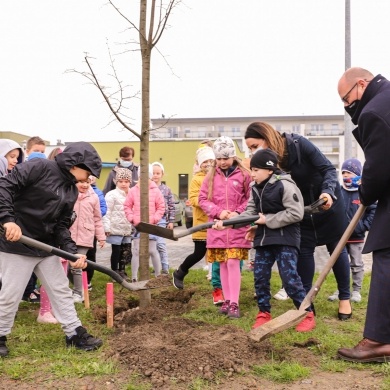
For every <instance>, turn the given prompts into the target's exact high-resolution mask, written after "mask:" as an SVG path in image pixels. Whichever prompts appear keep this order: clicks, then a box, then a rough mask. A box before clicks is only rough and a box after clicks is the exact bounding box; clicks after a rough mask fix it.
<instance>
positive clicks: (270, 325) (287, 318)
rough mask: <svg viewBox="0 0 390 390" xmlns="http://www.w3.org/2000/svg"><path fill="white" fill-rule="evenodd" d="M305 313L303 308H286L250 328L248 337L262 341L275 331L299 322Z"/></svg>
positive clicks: (280, 330)
mask: <svg viewBox="0 0 390 390" xmlns="http://www.w3.org/2000/svg"><path fill="white" fill-rule="evenodd" d="M306 314H307V311H305V310H288V311H286V312H285V313H284V314H282V315H280V316H279V317H276V318H274V319H273V320H271V321H269V322H267V323H265V324H264V325H261V326H259V327H258V328H256V329H252V330H251V331H250V332H249V337H250V338H251V339H252V340H254V341H262V340H264V339H266V338H268V337H270V336H272V335H274V334H276V333H279V332H282V331H283V330H285V329H288V328H291V327H292V326H294V325H297V324H299V323H300V322H301V321H302V320H303V319H304V318H305V316H306Z"/></svg>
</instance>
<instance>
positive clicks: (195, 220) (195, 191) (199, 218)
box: [189, 171, 209, 240]
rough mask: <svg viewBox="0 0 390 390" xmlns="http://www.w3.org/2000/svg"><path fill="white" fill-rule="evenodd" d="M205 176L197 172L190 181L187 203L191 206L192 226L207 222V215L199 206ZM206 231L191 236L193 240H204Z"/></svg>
mask: <svg viewBox="0 0 390 390" xmlns="http://www.w3.org/2000/svg"><path fill="white" fill-rule="evenodd" d="M205 177H206V174H205V173H204V172H201V171H200V172H197V173H196V174H195V175H194V177H193V178H192V180H191V183H190V188H189V195H190V197H189V201H190V204H191V206H192V226H197V225H201V224H202V223H206V222H207V221H208V219H209V218H208V216H207V214H206V213H205V212H204V211H203V210H202V208H201V207H200V206H199V192H200V189H201V187H202V183H203V180H204V178H205ZM206 236H207V230H201V231H199V232H195V233H194V234H193V235H192V239H193V240H206Z"/></svg>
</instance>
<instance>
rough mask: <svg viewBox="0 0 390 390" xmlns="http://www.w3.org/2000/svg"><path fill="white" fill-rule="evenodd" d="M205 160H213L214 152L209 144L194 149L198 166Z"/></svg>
mask: <svg viewBox="0 0 390 390" xmlns="http://www.w3.org/2000/svg"><path fill="white" fill-rule="evenodd" d="M207 160H215V154H214V152H213V149H212V148H210V146H203V147H201V148H199V149H198V150H197V151H196V161H197V162H198V165H199V166H200V165H202V164H203V163H204V162H205V161H207Z"/></svg>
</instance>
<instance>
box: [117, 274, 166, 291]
mask: <svg viewBox="0 0 390 390" xmlns="http://www.w3.org/2000/svg"><path fill="white" fill-rule="evenodd" d="M119 283H120V285H121V286H122V287H124V288H126V289H127V290H130V291H139V290H151V289H154V288H161V287H172V278H171V277H170V276H169V275H160V276H158V277H157V278H152V279H149V280H141V281H140V282H133V283H130V282H127V281H126V280H125V279H123V280H122V281H121V282H119Z"/></svg>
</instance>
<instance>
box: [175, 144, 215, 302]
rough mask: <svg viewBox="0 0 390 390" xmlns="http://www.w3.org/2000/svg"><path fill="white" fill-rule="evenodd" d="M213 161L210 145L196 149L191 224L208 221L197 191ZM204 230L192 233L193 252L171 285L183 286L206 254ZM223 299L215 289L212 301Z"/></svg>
mask: <svg viewBox="0 0 390 390" xmlns="http://www.w3.org/2000/svg"><path fill="white" fill-rule="evenodd" d="M214 163H215V155H214V152H213V149H212V148H211V147H210V146H202V147H200V148H199V149H198V150H197V151H196V165H197V166H198V167H199V169H200V170H198V171H197V172H196V173H195V174H194V177H193V178H192V180H191V183H190V188H189V201H190V204H191V206H192V213H193V226H197V225H201V224H202V223H206V222H208V217H207V214H205V212H204V211H203V210H202V209H201V207H200V205H199V192H200V188H201V186H202V183H203V181H204V179H205V177H206V175H207V173H208V172H209V171H210V170H211V168H212V167H213V165H214ZM206 232H207V231H206V230H201V231H199V232H196V233H194V234H193V235H192V240H193V241H194V246H195V247H194V252H193V253H191V254H190V255H188V256H187V257H186V258H185V260H184V261H183V262H182V263H181V264H180V266H179V267H178V269H177V270H176V271H174V272H173V285H174V286H175V287H176V288H178V289H183V288H184V278H185V276H186V275H187V274H188V271H189V270H190V268H191V267H193V266H194V265H195V264H196V263H198V262H199V261H200V260H202V259H203V257H204V256H205V255H206V251H207V248H206ZM220 301H223V295H222V290H220V291H216V293H215V299H214V303H215V304H219V303H220Z"/></svg>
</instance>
